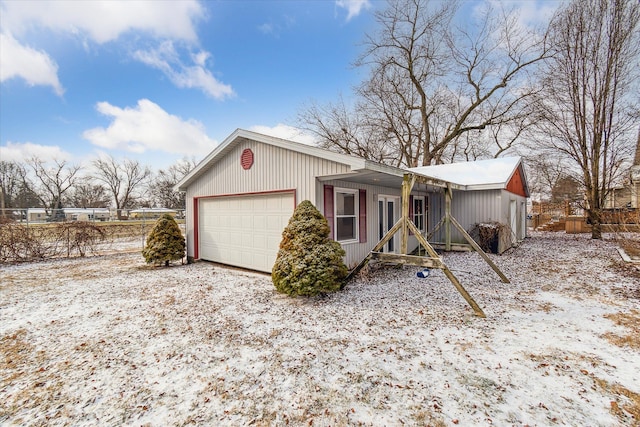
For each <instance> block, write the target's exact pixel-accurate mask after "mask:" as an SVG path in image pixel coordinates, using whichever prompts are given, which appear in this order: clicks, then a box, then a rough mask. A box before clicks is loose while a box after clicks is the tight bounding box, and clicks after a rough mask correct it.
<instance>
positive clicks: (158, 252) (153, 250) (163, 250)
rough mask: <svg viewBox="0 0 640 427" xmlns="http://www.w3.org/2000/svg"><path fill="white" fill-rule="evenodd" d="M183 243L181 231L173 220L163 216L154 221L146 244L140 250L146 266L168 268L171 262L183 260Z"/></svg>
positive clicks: (165, 215)
mask: <svg viewBox="0 0 640 427" xmlns="http://www.w3.org/2000/svg"><path fill="white" fill-rule="evenodd" d="M185 247H186V245H185V241H184V236H183V235H182V231H180V227H179V226H178V223H177V222H176V220H175V219H173V217H172V216H171V215H169V214H164V215H162V216H161V217H160V218H158V220H157V221H156V223H155V225H154V226H153V229H152V230H151V233H149V236H148V237H147V244H146V246H145V248H144V249H143V250H142V255H143V256H144V259H145V261H146V262H147V264H152V263H153V264H156V265H160V264H162V263H164V265H165V266H168V265H169V263H170V262H171V261H177V260H179V259H182V258H184V254H185Z"/></svg>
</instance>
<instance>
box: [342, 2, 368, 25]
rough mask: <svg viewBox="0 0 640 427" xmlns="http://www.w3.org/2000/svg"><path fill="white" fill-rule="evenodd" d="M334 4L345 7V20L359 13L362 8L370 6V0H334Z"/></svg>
mask: <svg viewBox="0 0 640 427" xmlns="http://www.w3.org/2000/svg"><path fill="white" fill-rule="evenodd" d="M336 6H338V7H341V8H344V9H347V21H350V20H351V19H352V18H355V17H356V16H358V15H360V12H362V11H363V10H366V9H369V8H371V1H370V0H336Z"/></svg>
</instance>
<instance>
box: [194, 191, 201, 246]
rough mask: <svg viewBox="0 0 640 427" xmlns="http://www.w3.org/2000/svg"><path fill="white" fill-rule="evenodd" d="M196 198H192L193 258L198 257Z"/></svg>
mask: <svg viewBox="0 0 640 427" xmlns="http://www.w3.org/2000/svg"><path fill="white" fill-rule="evenodd" d="M198 206H199V205H198V198H197V197H194V198H193V259H199V258H200V226H199V224H198V218H199V217H198Z"/></svg>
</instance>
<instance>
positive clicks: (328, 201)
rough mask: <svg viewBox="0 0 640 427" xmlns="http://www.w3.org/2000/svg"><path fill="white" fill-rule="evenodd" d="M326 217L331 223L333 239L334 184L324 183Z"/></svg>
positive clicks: (330, 234) (330, 231)
mask: <svg viewBox="0 0 640 427" xmlns="http://www.w3.org/2000/svg"><path fill="white" fill-rule="evenodd" d="M324 217H325V218H326V219H327V222H328V223H329V238H330V239H333V238H334V237H333V235H334V234H333V226H334V224H333V185H328V184H325V185H324Z"/></svg>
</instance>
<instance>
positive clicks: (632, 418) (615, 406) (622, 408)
mask: <svg viewBox="0 0 640 427" xmlns="http://www.w3.org/2000/svg"><path fill="white" fill-rule="evenodd" d="M594 380H595V382H596V384H597V385H598V386H599V387H600V388H602V389H603V390H605V391H606V392H608V393H611V394H613V395H615V396H617V399H616V400H612V401H611V408H610V411H611V413H612V414H613V415H615V416H616V417H617V418H618V419H619V420H620V422H621V423H622V424H623V425H629V426H640V394H638V393H635V392H633V391H631V390H629V389H628V388H626V387H624V386H622V385H620V384H611V383H609V382H608V381H606V380H603V379H601V378H597V377H594Z"/></svg>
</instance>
